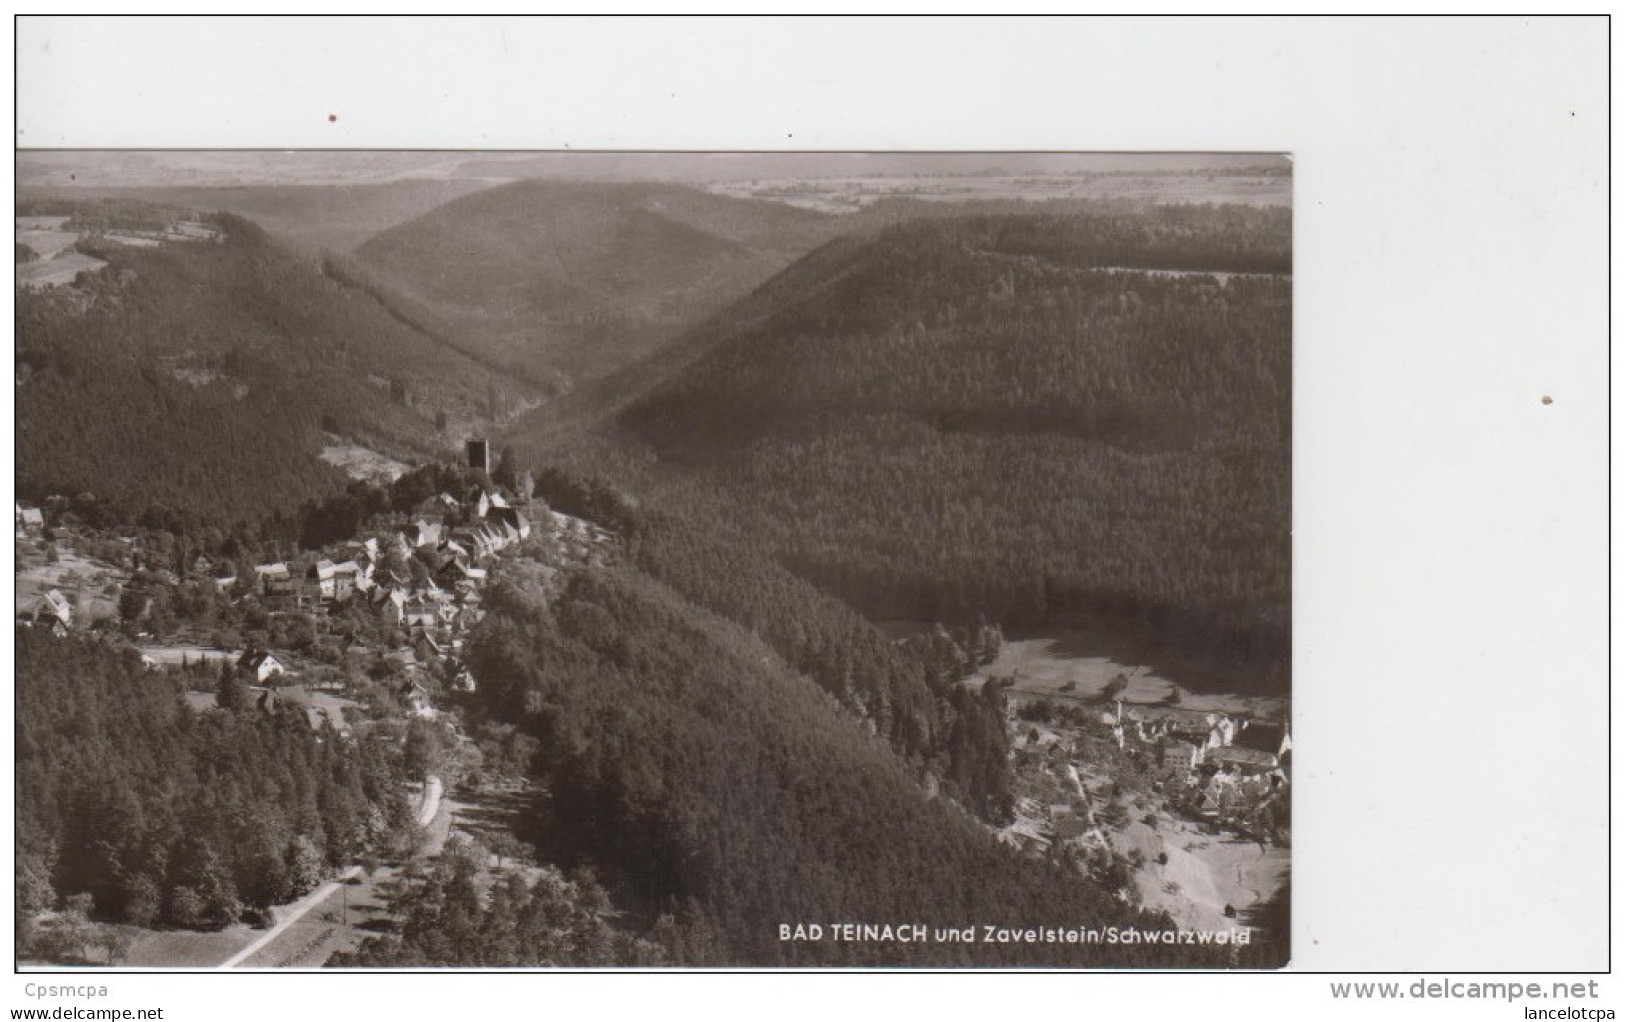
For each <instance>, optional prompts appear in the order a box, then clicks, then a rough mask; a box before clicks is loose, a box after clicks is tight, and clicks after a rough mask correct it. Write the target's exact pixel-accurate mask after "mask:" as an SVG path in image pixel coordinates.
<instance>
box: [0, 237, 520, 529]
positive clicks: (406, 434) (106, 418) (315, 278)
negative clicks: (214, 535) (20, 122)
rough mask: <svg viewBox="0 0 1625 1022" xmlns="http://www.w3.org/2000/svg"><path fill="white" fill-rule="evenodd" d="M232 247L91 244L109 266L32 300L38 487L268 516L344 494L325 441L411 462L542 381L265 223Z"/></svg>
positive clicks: (29, 406) (26, 415)
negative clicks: (403, 311)
mask: <svg viewBox="0 0 1625 1022" xmlns="http://www.w3.org/2000/svg"><path fill="white" fill-rule="evenodd" d="M220 223H221V224H222V225H223V226H224V227H225V229H226V232H227V240H226V241H225V242H224V243H222V244H210V243H201V244H165V245H161V246H157V247H150V248H128V247H125V246H123V245H120V244H116V243H114V242H111V241H106V240H101V241H97V240H94V239H91V238H87V239H83V240H81V241H80V242H79V244H80V246H81V247H88V248H90V249H91V250H92V251H93V252H94V254H95V255H96V256H97V258H100V259H103V260H105V261H106V262H107V266H106V268H105V269H103V270H102V271H101V272H99V273H94V274H86V275H83V276H82V278H81V280H80V282H79V283H78V284H77V285H76V286H74V287H71V288H59V289H55V290H52V291H46V292H41V293H21V292H20V293H19V294H18V299H17V347H16V363H17V370H16V371H17V388H16V400H17V421H18V432H17V485H18V492H19V494H20V495H23V496H25V497H28V498H30V499H36V500H37V499H42V498H43V497H45V496H47V495H49V494H52V493H67V494H78V493H81V492H89V493H91V494H94V495H96V496H97V497H98V498H100V499H101V500H103V501H104V502H109V503H110V505H111V506H115V507H117V508H119V509H121V511H122V512H123V513H124V514H125V515H127V516H132V517H133V516H134V515H137V514H140V513H142V512H144V511H146V510H149V509H159V508H162V509H167V510H169V511H174V512H180V513H183V514H185V515H187V516H191V517H194V518H200V519H206V520H210V521H216V522H232V521H236V520H247V521H253V520H257V519H259V518H260V517H262V516H264V515H267V514H269V513H271V512H273V511H276V510H279V509H287V508H290V507H293V506H296V505H297V504H299V503H301V502H302V501H304V500H305V499H307V498H310V497H315V496H319V495H321V494H324V493H328V492H332V491H334V490H336V489H337V488H338V487H339V486H341V485H342V482H343V479H342V477H341V476H340V475H339V474H338V473H337V472H335V471H334V470H332V469H331V468H330V467H328V466H326V465H324V464H321V463H320V462H318V461H317V454H318V453H319V451H320V450H321V448H322V446H323V444H324V443H325V442H326V441H325V439H324V434H326V435H334V436H339V437H343V438H345V439H347V440H350V441H353V442H356V443H360V444H363V445H366V446H369V447H372V448H374V449H377V450H380V451H383V452H384V453H387V454H392V455H395V456H397V457H401V458H405V459H407V460H415V459H416V458H418V457H421V456H424V455H428V454H432V453H434V452H437V451H440V450H442V449H444V448H446V447H448V446H450V445H452V443H453V442H454V441H460V436H452V435H450V434H449V433H448V432H447V431H445V430H442V429H441V428H440V426H439V423H440V421H442V420H441V417H442V416H445V417H446V418H447V419H448V420H451V419H455V420H457V421H478V420H481V419H485V418H487V417H489V416H490V415H492V414H493V413H494V412H497V411H501V410H502V409H504V408H512V407H517V405H518V403H519V402H520V401H521V400H522V399H523V397H524V396H525V392H524V391H523V390H522V389H520V388H517V387H515V386H514V385H512V384H509V383H506V382H504V381H501V380H498V379H497V378H496V377H494V376H493V375H492V374H491V373H490V372H489V371H487V370H485V369H484V368H482V367H481V366H479V365H478V364H476V363H474V362H472V361H470V360H469V359H468V358H466V357H464V356H461V355H458V354H457V353H455V352H453V351H450V350H448V349H447V348H445V347H444V346H442V345H440V344H437V343H435V342H434V341H432V340H430V339H428V338H425V337H423V336H421V335H420V334H418V333H417V332H415V331H413V330H411V329H409V328H407V327H405V326H403V325H401V324H400V323H399V322H397V321H396V319H395V318H393V317H392V316H391V315H389V313H387V312H386V311H385V310H384V309H383V308H382V307H380V306H379V305H378V303H377V302H375V301H373V300H372V299H371V298H368V297H366V296H365V295H362V294H360V293H358V292H355V291H352V290H348V289H345V288H343V287H341V286H339V285H338V284H336V283H335V282H333V281H331V280H329V279H327V278H326V277H324V276H322V274H321V273H320V272H319V270H318V269H317V268H315V267H313V266H310V265H307V264H306V263H304V262H302V261H300V260H299V259H296V258H295V257H293V256H291V255H289V254H288V253H287V252H286V251H284V250H283V249H281V248H279V247H278V246H277V245H276V244H275V243H274V242H272V241H271V240H269V239H268V238H267V237H266V236H265V235H264V234H263V232H261V231H260V230H259V229H258V228H256V227H255V226H254V225H252V224H250V223H248V222H246V221H243V220H240V219H237V218H234V217H229V216H227V217H222V218H221V220H220Z"/></svg>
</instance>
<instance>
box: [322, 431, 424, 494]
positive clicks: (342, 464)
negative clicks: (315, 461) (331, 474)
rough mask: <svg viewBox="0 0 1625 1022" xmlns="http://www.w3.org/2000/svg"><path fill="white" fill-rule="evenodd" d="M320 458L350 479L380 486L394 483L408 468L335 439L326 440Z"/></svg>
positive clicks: (366, 449)
mask: <svg viewBox="0 0 1625 1022" xmlns="http://www.w3.org/2000/svg"><path fill="white" fill-rule="evenodd" d="M321 458H322V460H323V461H325V462H327V463H328V464H329V465H332V466H334V467H336V468H338V469H341V470H342V471H343V472H344V474H345V475H347V476H349V477H350V478H351V479H365V480H367V481H369V482H374V483H380V484H387V483H392V482H394V481H395V480H396V479H399V478H400V477H401V473H403V472H405V471H406V470H407V469H408V468H409V467H410V466H408V465H406V464H403V463H402V462H399V461H396V460H395V459H394V458H388V457H385V456H384V455H382V454H379V453H378V452H377V451H374V450H372V449H371V448H367V447H362V446H360V445H359V444H347V443H344V442H342V441H340V440H338V439H337V438H335V437H329V438H328V443H327V446H325V447H323V448H322V454H321Z"/></svg>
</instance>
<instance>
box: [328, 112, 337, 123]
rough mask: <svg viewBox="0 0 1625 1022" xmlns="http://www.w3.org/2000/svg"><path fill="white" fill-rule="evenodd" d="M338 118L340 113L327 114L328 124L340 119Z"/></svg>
mask: <svg viewBox="0 0 1625 1022" xmlns="http://www.w3.org/2000/svg"><path fill="white" fill-rule="evenodd" d="M338 119H339V115H338V114H328V115H327V123H328V124H332V123H334V122H335V121H337V120H338Z"/></svg>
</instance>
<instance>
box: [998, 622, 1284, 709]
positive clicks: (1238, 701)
mask: <svg viewBox="0 0 1625 1022" xmlns="http://www.w3.org/2000/svg"><path fill="white" fill-rule="evenodd" d="M1109 641H1110V640H1109V639H1107V638H1106V637H1103V636H1098V635H1094V634H1093V633H1090V632H1086V631H1083V630H1079V629H1054V630H1051V631H1050V632H1048V633H1047V634H1041V635H1040V634H1026V633H1012V634H1010V635H1007V636H1006V638H1005V642H1004V645H1003V646H1002V647H1000V649H999V656H998V658H997V659H996V660H994V661H993V663H991V664H989V665H988V666H987V667H984V668H983V669H982V670H981V671H980V672H978V673H977V674H974V675H972V676H971V678H970V679H969V680H968V682H967V683H968V684H972V685H977V686H979V685H981V684H982V682H984V681H985V680H987V679H988V678H1009V679H1011V680H1012V681H1013V684H1012V686H1011V688H1010V694H1011V695H1012V696H1017V697H1020V696H1028V697H1033V698H1045V699H1055V700H1059V701H1074V702H1088V701H1089V700H1092V699H1096V698H1098V697H1099V696H1100V694H1101V692H1102V691H1104V689H1105V688H1106V686H1107V685H1109V684H1111V682H1112V681H1113V680H1114V679H1116V678H1118V677H1121V678H1123V679H1124V680H1125V681H1127V682H1128V685H1127V687H1126V688H1125V689H1124V690H1123V693H1122V698H1123V701H1124V702H1126V703H1140V704H1148V703H1160V702H1162V701H1163V700H1164V699H1166V698H1167V697H1168V695H1169V693H1170V692H1173V691H1174V690H1175V689H1177V690H1178V691H1179V697H1180V702H1179V705H1180V706H1181V707H1183V708H1185V709H1190V710H1217V711H1222V712H1226V713H1244V714H1247V715H1250V716H1269V715H1271V714H1273V713H1276V712H1278V711H1279V710H1280V709H1282V708H1283V707H1284V706H1285V705H1286V701H1285V700H1284V699H1281V698H1278V697H1258V696H1238V695H1229V694H1225V693H1222V692H1220V693H1215V692H1203V691H1200V690H1193V689H1191V688H1187V687H1186V686H1185V685H1184V684H1181V683H1176V682H1175V681H1173V680H1172V679H1170V678H1168V677H1165V676H1164V675H1163V673H1162V672H1161V671H1160V670H1158V669H1154V668H1151V667H1147V666H1144V665H1130V664H1124V663H1121V662H1119V661H1117V660H1115V659H1113V658H1112V657H1111V656H1108V655H1105V654H1103V653H1101V652H1100V650H1101V649H1102V648H1104V646H1105V645H1106V643H1108V642H1109ZM1169 673H1172V672H1169Z"/></svg>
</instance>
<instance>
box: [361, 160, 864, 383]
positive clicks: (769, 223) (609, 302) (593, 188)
mask: <svg viewBox="0 0 1625 1022" xmlns="http://www.w3.org/2000/svg"><path fill="white" fill-rule="evenodd" d="M830 219H832V218H828V217H824V216H822V215H820V214H817V213H812V212H809V211H806V210H798V209H793V208H790V207H787V206H783V205H779V204H775V203H769V202H757V201H752V200H745V199H733V198H727V197H723V196H717V195H711V194H708V193H706V192H702V191H698V190H696V189H692V188H685V187H682V186H678V185H665V184H625V183H623V184H602V183H588V182H575V181H521V182H516V183H513V184H509V185H504V186H501V187H496V188H491V189H488V190H485V191H482V192H479V193H476V194H474V195H469V196H466V197H464V198H461V199H457V200H455V201H452V202H448V203H446V204H444V205H441V206H438V207H436V208H435V209H433V210H430V211H429V212H427V213H425V214H423V215H422V216H419V217H417V218H416V219H414V220H411V221H409V222H407V223H404V224H401V225H399V226H397V227H393V228H391V229H389V230H387V231H384V232H382V233H381V234H378V235H376V236H375V237H373V238H371V239H369V240H368V241H367V242H366V243H364V244H362V245H361V246H359V247H358V248H357V249H356V251H355V253H354V259H353V260H352V265H353V267H354V269H355V270H356V271H357V272H359V273H360V274H361V275H364V276H365V277H366V278H367V280H368V281H369V282H370V284H371V285H372V288H371V289H373V290H375V291H376V292H377V293H380V295H381V296H382V297H384V298H385V300H386V301H392V302H393V303H395V304H398V305H399V306H400V307H401V308H402V310H403V311H404V312H406V313H407V314H408V315H409V316H411V317H412V318H413V319H414V321H422V322H424V323H425V325H426V326H429V327H430V328H431V329H434V330H436V331H439V332H445V333H451V334H455V335H457V336H459V337H460V338H462V339H463V341H464V342H465V343H467V344H469V345H471V346H472V347H474V348H475V349H476V350H478V351H479V352H481V353H482V354H484V355H486V356H489V357H490V358H492V359H495V360H497V361H499V362H501V363H502V364H504V365H506V366H509V367H512V368H514V369H516V370H517V371H519V372H522V373H526V374H528V375H530V376H532V377H533V378H534V377H535V376H536V375H537V374H538V373H541V372H545V371H546V370H549V369H552V370H561V371H563V372H564V373H566V374H568V375H569V376H571V377H590V376H594V375H597V374H601V373H603V372H606V371H608V370H611V369H614V368H618V367H620V366H621V365H624V364H626V363H628V362H630V361H632V360H634V359H635V358H636V357H637V356H640V355H642V354H645V353H647V352H649V351H652V350H654V349H655V348H656V347H658V346H659V345H660V344H661V343H662V342H663V341H665V340H667V339H669V338H671V337H673V336H675V335H676V334H678V333H680V332H681V331H682V329H684V328H685V327H688V326H691V325H693V323H694V322H696V321H698V320H699V319H700V318H702V317H703V316H705V315H706V314H708V313H710V312H712V311H714V310H716V309H718V308H721V307H722V306H724V305H726V304H727V303H728V302H730V301H732V300H734V299H737V298H739V297H740V296H742V295H744V294H745V293H746V292H748V291H749V290H750V289H751V288H753V287H755V286H756V285H757V284H760V283H761V282H762V281H764V280H766V279H767V278H768V277H769V276H771V275H772V274H773V273H775V272H777V271H778V270H780V269H782V268H784V267H785V266H786V265H788V264H789V263H790V262H791V261H792V260H793V259H794V258H796V257H797V256H799V255H801V254H802V253H804V252H805V251H807V250H808V249H810V248H811V247H813V245H814V244H816V243H817V242H819V241H821V240H823V239H824V237H826V236H827V235H826V233H825V232H826V231H827V229H828V224H827V222H828V221H829V220H830Z"/></svg>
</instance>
